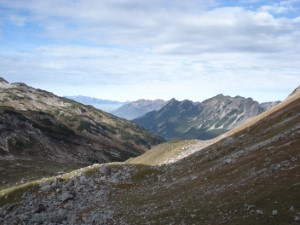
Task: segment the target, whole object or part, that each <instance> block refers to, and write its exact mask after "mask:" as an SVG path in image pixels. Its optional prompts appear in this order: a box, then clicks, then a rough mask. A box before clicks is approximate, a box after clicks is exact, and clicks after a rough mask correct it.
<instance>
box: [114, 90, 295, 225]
mask: <svg viewBox="0 0 300 225" xmlns="http://www.w3.org/2000/svg"><path fill="white" fill-rule="evenodd" d="M299 97H300V95H299V94H298V95H297V96H294V97H293V98H292V99H289V100H288V101H287V102H285V103H284V104H282V105H280V106H278V107H276V108H275V109H273V110H272V111H270V112H268V113H265V114H264V115H265V116H268V117H265V116H264V115H261V116H260V117H259V118H256V119H254V120H253V121H252V122H249V124H248V125H246V126H244V127H246V128H247V129H246V130H245V129H242V128H243V127H240V128H237V129H236V130H234V131H232V132H230V134H233V138H234V139H235V141H234V142H232V143H231V144H228V139H227V140H226V139H223V140H221V141H220V142H219V143H217V144H215V145H212V146H210V147H208V148H207V149H203V150H202V151H200V152H198V153H196V154H194V155H192V156H190V157H188V158H186V159H184V160H181V161H179V162H178V163H175V164H173V165H169V166H163V167H158V168H159V172H156V173H153V175H152V176H144V177H143V178H141V179H140V181H139V182H136V184H135V185H134V186H130V187H127V188H126V191H124V188H121V187H120V188H117V189H116V192H115V193H114V195H112V197H111V201H112V202H115V207H117V208H118V209H119V216H120V217H123V218H126V221H128V223H129V224H145V221H148V222H149V224H184V223H186V224H193V223H195V224H222V223H227V224H293V218H294V216H295V215H298V214H297V213H300V192H299V186H300V182H299V181H300V168H299V165H300V155H299V146H300V135H299V124H300V115H299V112H300V101H299ZM278 110H279V111H278ZM283 121H287V122H286V123H284V122H283ZM270 127H273V128H272V129H268V128H270ZM292 127H294V129H295V130H294V131H292ZM284 133H286V136H282V137H281V138H279V139H278V140H276V141H274V142H272V143H267V142H266V143H265V144H263V141H265V140H267V139H269V138H271V137H274V136H275V135H277V134H284ZM228 136H229V135H228ZM231 138H232V137H231ZM226 142H227V144H226ZM257 143H260V145H257V146H258V147H257V148H256V149H254V150H253V151H250V150H251V148H250V147H251V146H253V145H256V144H257ZM249 149H250V150H249ZM233 153H235V154H237V155H238V154H240V156H239V157H236V158H235V157H234V155H232V156H231V157H229V155H231V154H233ZM228 158H231V159H232V161H231V162H230V163H225V162H226V159H228ZM153 160H154V159H153V158H152V159H151V161H153ZM227 162H229V161H227ZM144 170H145V172H144V173H145V174H147V171H148V170H150V171H151V169H150V168H148V167H145V168H144ZM151 173H152V172H150V174H151ZM158 176H160V179H159V180H158V178H157V177H158ZM251 205H255V206H253V207H252V206H251ZM257 210H258V211H257ZM273 210H278V215H277V216H272V211H273ZM261 212H262V214H260V213H261Z"/></svg>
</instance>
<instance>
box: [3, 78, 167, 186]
mask: <svg viewBox="0 0 300 225" xmlns="http://www.w3.org/2000/svg"><path fill="white" fill-rule="evenodd" d="M0 103H1V106H0V122H1V125H0V140H1V142H0V161H1V166H0V178H1V182H3V183H1V184H0V186H2V185H3V184H4V185H8V184H9V183H11V182H16V181H18V180H21V179H20V178H24V179H27V175H28V176H30V177H32V176H33V178H37V177H41V176H42V175H43V174H44V175H49V174H51V175H53V174H55V173H56V172H59V171H65V170H70V169H75V168H79V167H82V166H84V165H90V164H92V163H95V162H99V163H103V162H111V161H124V160H126V159H128V158H130V157H134V156H137V155H140V154H142V153H144V152H145V151H147V150H148V149H149V148H150V147H151V145H155V144H158V143H161V142H162V141H163V139H162V138H159V137H157V136H155V135H153V134H151V133H149V132H147V131H146V130H144V129H142V128H140V127H138V126H136V125H134V124H133V123H130V122H128V121H126V120H124V119H120V118H117V117H115V116H113V115H111V114H108V113H105V112H103V111H100V110H97V109H96V108H94V107H92V106H86V105H83V104H80V103H78V102H75V101H72V100H69V99H66V98H61V97H59V96H56V95H54V94H52V93H49V92H47V91H43V90H39V89H35V88H32V87H29V86H27V85H26V84H23V83H12V84H10V83H8V82H7V81H5V80H4V79H1V80H0ZM29 171H31V172H32V173H30V172H29ZM24 172H26V173H27V174H26V177H22V176H21V177H19V176H17V174H24ZM34 174H36V176H34ZM31 179H32V178H31Z"/></svg>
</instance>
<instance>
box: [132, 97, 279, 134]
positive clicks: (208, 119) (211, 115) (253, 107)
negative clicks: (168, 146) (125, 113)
mask: <svg viewBox="0 0 300 225" xmlns="http://www.w3.org/2000/svg"><path fill="white" fill-rule="evenodd" d="M278 103H279V102H274V103H273V102H270V103H264V104H259V103H258V102H256V101H254V100H253V99H251V98H243V97H240V96H236V97H230V96H224V95H222V94H220V95H217V96H215V97H212V98H210V99H207V100H205V101H203V102H200V103H194V102H192V101H189V100H184V101H177V100H176V99H171V100H170V101H169V102H168V103H167V104H166V105H165V106H164V107H162V108H161V109H160V110H158V111H154V112H149V113H147V114H145V115H144V116H142V117H139V118H137V119H134V120H133V122H135V123H137V124H138V125H140V126H142V127H144V128H146V129H148V130H150V131H152V132H154V133H156V134H158V135H160V136H162V137H164V138H166V139H201V140H205V139H211V138H214V137H216V136H218V135H220V134H222V133H225V132H226V131H228V130H230V129H232V128H234V127H235V126H238V125H239V124H242V123H244V122H245V121H247V120H248V119H250V118H252V117H254V116H256V115H258V114H260V113H262V112H264V111H266V110H267V109H269V108H271V107H272V106H274V105H276V104H278Z"/></svg>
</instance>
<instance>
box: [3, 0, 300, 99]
mask: <svg viewBox="0 0 300 225" xmlns="http://www.w3.org/2000/svg"><path fill="white" fill-rule="evenodd" d="M239 2H242V4H237V5H235V6H230V7H229V6H226V5H224V4H222V7H220V6H218V5H219V4H220V2H218V1H204V0H193V1H184V0H175V1H169V0H153V1H146V0H111V1H104V0H102V1H99V0H85V1H83V0H76V1H75V0H64V1H61V0H60V1H58V0H51V1H39V0H27V1H22V0H14V1H10V0H2V1H1V3H0V7H1V6H2V7H4V8H5V10H0V12H1V13H2V16H0V17H1V18H2V20H3V21H5V22H2V23H0V30H1V29H2V30H3V29H4V28H3V24H11V23H12V24H14V25H20V26H22V27H23V30H22V32H24V30H25V31H26V28H28V27H29V25H32V24H34V25H35V26H36V27H38V28H39V29H38V31H34V32H37V33H34V35H35V38H37V37H39V38H37V39H38V40H37V41H38V42H39V43H37V44H34V43H30V44H28V43H26V40H24V43H22V46H23V48H24V49H25V50H24V49H23V50H22V52H20V49H17V44H19V43H17V44H16V47H15V49H11V50H10V51H8V50H7V49H1V52H0V72H1V73H2V74H7V75H8V76H9V77H6V78H7V79H8V80H10V78H11V79H12V80H15V81H17V80H20V81H28V82H29V83H31V84H32V85H41V84H43V82H44V85H45V87H44V88H45V89H49V88H47V87H48V86H49V87H50V89H52V90H53V91H55V92H57V93H60V94H63V92H66V91H69V92H72V91H74V92H75V91H76V92H80V93H77V94H87V95H88V93H93V95H94V96H98V97H101V96H106V95H108V93H109V94H110V95H111V96H112V97H113V98H115V99H117V98H126V99H131V100H133V99H134V98H137V97H136V94H135V93H137V92H138V93H140V94H139V97H145V98H149V97H147V96H153V98H154V97H159V96H161V97H164V98H171V97H178V98H191V99H194V100H197V98H203V96H205V97H210V96H211V95H212V94H218V93H220V92H223V93H225V94H226V93H228V94H239V93H240V95H242V92H243V91H248V92H247V93H251V94H253V93H255V90H257V91H258V92H257V93H260V95H261V92H262V90H264V88H265V89H268V90H271V91H272V93H273V92H274V90H276V89H284V90H287V89H290V88H291V87H292V86H294V85H295V83H300V78H299V72H300V66H299V65H298V64H299V63H298V61H299V57H300V43H299V41H298V40H300V28H299V27H300V19H299V18H300V17H299V16H300V15H299V14H298V15H297V16H298V17H297V16H285V15H286V13H288V12H293V13H295V9H296V1H280V2H279V3H278V4H265V3H263V2H265V1H256V0H255V1H253V0H251V1H239ZM246 2H247V4H250V3H251V4H258V3H260V4H261V5H260V6H258V7H256V8H253V7H250V6H249V7H245V5H246ZM249 2H250V3H249ZM20 11H21V12H22V13H19V12H20ZM5 12H7V13H6V14H5ZM278 15H280V16H278ZM293 15H294V14H293ZM27 26H28V27H27ZM5 29H7V28H5ZM30 32H31V30H30V31H29V28H28V34H27V35H28V37H29V35H31V33H30ZM17 35H18V34H17ZM22 35H24V34H22ZM1 36H2V37H3V36H4V37H5V31H2V33H1ZM25 37H26V34H25ZM30 37H31V36H30ZM44 39H46V40H48V41H47V42H50V43H47V42H46V41H45V42H43V41H44ZM49 40H50V41H49ZM33 42H34V40H33ZM24 46H25V47H24ZM47 85H48V86H47ZM62 85H64V88H63V89H62V88H61V86H62ZM295 86H296V85H295ZM74 87H76V88H74ZM118 90H119V91H121V93H120V92H119V91H118ZM157 90H159V91H157ZM245 93H246V92H245ZM66 94H67V93H66ZM70 94H71V93H70ZM70 94H68V95H70ZM90 95H91V94H90ZM207 95H209V96H207ZM273 96H275V95H273ZM258 97H259V96H258ZM103 98H104V97H103ZM107 98H109V97H107ZM260 98H261V99H262V98H266V97H264V96H260ZM126 99H122V100H126ZM120 100H121V99H120ZM273 100H276V99H273Z"/></svg>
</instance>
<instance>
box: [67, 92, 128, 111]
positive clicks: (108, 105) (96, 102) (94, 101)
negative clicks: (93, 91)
mask: <svg viewBox="0 0 300 225" xmlns="http://www.w3.org/2000/svg"><path fill="white" fill-rule="evenodd" d="M64 97H65V98H68V99H71V100H74V101H76V102H80V103H82V104H84V105H92V106H94V107H95V108H97V109H101V110H103V111H105V112H111V111H114V110H116V109H118V108H120V107H121V106H123V105H124V104H126V103H128V102H120V101H112V100H105V99H99V98H93V97H88V96H82V95H76V96H64Z"/></svg>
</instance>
